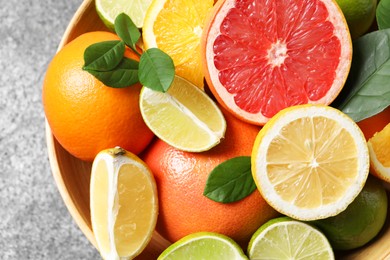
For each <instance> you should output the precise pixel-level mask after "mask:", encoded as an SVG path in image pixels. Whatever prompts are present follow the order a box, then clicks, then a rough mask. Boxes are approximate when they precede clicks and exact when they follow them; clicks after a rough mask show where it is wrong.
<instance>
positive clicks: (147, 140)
mask: <svg viewBox="0 0 390 260" xmlns="http://www.w3.org/2000/svg"><path fill="white" fill-rule="evenodd" d="M368 2H369V3H368ZM338 4H340V6H339V5H338ZM95 5H96V10H97V13H98V14H99V17H100V18H101V20H102V22H103V23H104V24H105V25H106V26H107V30H110V31H111V32H106V31H104V32H103V31H95V32H89V33H85V34H83V35H81V36H79V37H77V38H76V39H74V40H73V41H72V42H70V43H69V44H67V45H66V46H65V47H64V48H63V49H61V50H60V51H59V52H58V53H57V54H56V55H55V57H54V58H53V60H52V62H51V63H50V65H49V67H48V69H47V73H46V77H45V80H44V85H43V93H42V94H43V106H44V111H45V115H46V118H47V121H48V123H49V125H50V128H51V131H52V133H53V135H54V137H55V138H56V139H57V140H58V142H59V143H60V144H61V145H62V146H63V147H64V149H66V150H67V151H68V152H69V153H70V154H71V155H73V156H74V157H76V158H78V159H80V160H85V161H88V162H91V163H92V172H91V183H90V210H91V222H92V228H93V232H94V235H95V238H96V241H97V246H98V249H99V251H100V253H101V255H102V257H103V258H105V259H122V258H123V259H132V258H134V257H136V256H137V255H139V254H140V253H141V252H142V251H143V250H145V248H146V247H147V245H148V243H149V241H150V240H151V239H152V236H153V233H154V231H157V232H158V234H159V235H161V236H162V237H164V238H165V239H167V240H168V241H169V242H170V243H172V244H171V245H170V246H169V247H167V248H166V249H165V251H164V252H161V255H160V256H159V259H183V257H184V258H191V259H248V258H249V259H283V258H286V259H334V258H335V256H337V251H338V250H350V249H355V248H358V247H362V246H364V245H365V244H367V243H368V242H370V241H373V240H374V239H375V237H376V236H377V235H378V233H380V231H381V229H382V227H383V225H384V223H385V221H386V218H387V208H388V201H387V193H386V190H385V188H384V186H383V182H387V183H390V171H389V170H390V157H389V155H390V150H389V147H390V107H389V105H390V98H389V96H388V90H387V92H386V90H385V91H384V94H377V96H379V97H380V98H378V99H376V100H375V99H373V98H367V99H366V100H364V99H363V98H362V97H364V96H368V94H367V93H369V94H371V92H372V93H374V94H375V93H379V92H378V89H373V88H374V87H376V86H378V84H379V85H380V84H384V83H383V82H385V81H380V82H379V83H377V82H378V81H376V83H375V84H370V82H369V81H370V80H369V79H371V78H375V75H374V76H373V75H372V74H374V72H375V70H376V69H377V67H380V69H381V68H382V67H381V66H378V65H377V64H375V65H373V66H371V67H367V68H368V69H367V70H365V73H368V71H372V70H373V71H374V72H372V74H371V75H368V76H367V78H369V79H367V80H365V79H364V78H363V79H362V78H361V77H363V76H361V74H364V73H361V74H359V75H358V76H356V74H353V73H350V69H351V68H352V70H353V71H352V70H351V72H354V71H356V62H362V63H363V62H366V63H367V62H369V61H370V60H371V59H372V58H371V56H372V55H371V56H370V55H366V56H358V58H356V59H355V60H357V61H355V63H353V62H352V60H353V59H352V55H353V53H354V55H355V50H358V49H357V47H356V46H358V45H359V44H363V43H364V41H360V42H355V41H354V42H352V40H351V33H352V38H356V37H358V36H360V35H362V34H364V33H365V32H366V30H368V29H367V28H368V27H370V26H371V24H372V20H370V19H373V18H367V17H366V16H359V17H358V18H356V17H357V16H358V15H357V13H358V12H357V10H358V9H359V10H360V11H361V10H362V9H367V10H366V11H367V12H368V13H370V17H372V14H371V13H372V11H371V9H372V8H374V10H375V8H376V1H374V2H372V1H367V4H366V5H363V4H361V5H359V6H354V7H352V5H353V4H352V3H350V1H337V2H336V1H334V0H299V1H296V0H295V1H292V0H287V1H265V0H245V1H244V0H219V1H211V0H207V1H192V0H151V1H119V0H118V1H108V0H95ZM369 9H370V10H369ZM345 10H347V11H345ZM343 12H344V13H343ZM347 12H348V13H353V14H356V15H354V16H353V19H360V21H361V20H366V21H365V22H366V24H369V26H368V27H367V26H364V28H363V26H361V25H360V23H359V25H358V26H357V25H355V23H354V22H353V21H352V20H351V19H352V18H349V17H350V16H349V15H348V13H347ZM118 17H120V22H118ZM374 18H375V17H374ZM127 19H128V20H127ZM123 26H125V28H124V27H123ZM356 27H359V28H356ZM355 29H359V30H360V31H358V32H355ZM389 35H390V33H389ZM141 37H142V38H141ZM362 42H363V43H362ZM371 45H372V44H371ZM371 45H370V46H371ZM378 48H379V47H378ZM156 50H159V51H162V53H163V54H164V55H167V57H169V61H170V60H171V61H172V66H174V71H175V73H174V75H173V77H172V78H171V79H170V78H168V77H164V76H165V75H164V74H165V73H166V74H170V73H169V70H168V69H167V68H166V67H164V66H166V65H167V64H170V62H168V63H166V62H165V61H166V59H165V58H164V59H163V58H162V57H166V56H161V55H162V54H159V55H160V56H159V55H156V52H154V51H156ZM353 50H354V51H353ZM122 56H123V57H122ZM362 57H363V58H362ZM86 60H88V62H89V63H93V69H92V70H91V67H88V68H87V66H86V65H85V64H86V63H87V62H86ZM145 60H146V61H147V63H148V64H149V65H151V66H149V67H147V66H145ZM163 60H164V61H163ZM354 66H355V67H354ZM384 67H386V66H384ZM137 73H138V74H137ZM378 74H380V76H381V77H383V75H384V74H386V72H383V71H379V72H378ZM388 74H390V72H389V73H388ZM145 75H146V78H153V79H154V80H155V81H154V82H158V81H160V82H162V83H164V84H165V83H166V82H169V86H168V87H169V88H168V89H167V90H166V89H161V90H159V89H157V88H153V86H149V85H148V84H141V83H140V82H141V81H142V79H143V78H145ZM354 77H358V78H357V79H355V78H354ZM389 77H390V75H389ZM124 79H129V80H131V84H128V86H126V87H121V86H120V87H118V85H111V83H110V82H114V81H115V82H118V81H121V82H123V80H124ZM351 81H352V82H358V83H361V84H362V85H359V86H358V87H355V88H354V87H350V86H349V85H348V87H345V86H347V85H346V82H347V83H348V82H351ZM103 82H105V83H103ZM362 82H363V83H362ZM367 82H368V83H367ZM356 84H357V83H356ZM386 87H387V89H388V88H389V86H388V85H387V86H386V85H385V86H380V88H381V89H386ZM360 90H362V92H361V93H360V92H359V91H360ZM370 91H371V92H370ZM370 97H371V96H370ZM373 100H374V101H373ZM359 102H360V103H359ZM378 102H380V103H378ZM356 103H359V106H356ZM337 104H341V105H339V106H338V105H337ZM346 104H347V105H346ZM354 104H355V105H354ZM364 106H367V107H369V108H370V109H368V111H369V112H367V111H366V110H364V109H362V107H364ZM371 107H374V109H371ZM352 115H353V116H352ZM373 122H375V123H373ZM378 122H380V123H378ZM370 172H371V173H372V175H370ZM367 212H371V213H372V214H368V213H367ZM352 220H353V221H352Z"/></svg>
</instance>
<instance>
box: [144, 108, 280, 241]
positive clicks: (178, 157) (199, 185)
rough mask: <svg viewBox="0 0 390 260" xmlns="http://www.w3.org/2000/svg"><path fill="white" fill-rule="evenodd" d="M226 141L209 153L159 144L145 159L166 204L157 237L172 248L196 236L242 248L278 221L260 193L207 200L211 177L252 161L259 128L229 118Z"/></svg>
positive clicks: (160, 196)
mask: <svg viewBox="0 0 390 260" xmlns="http://www.w3.org/2000/svg"><path fill="white" fill-rule="evenodd" d="M224 114H225V118H226V121H227V129H226V133H225V138H224V139H223V140H222V142H221V143H220V144H218V145H217V146H216V147H214V148H212V149H211V150H209V151H207V152H202V153H189V152H183V151H179V150H177V149H175V148H173V147H171V146H169V145H167V144H166V143H164V142H163V141H161V140H156V141H155V142H154V143H153V144H151V145H150V147H149V148H148V149H147V150H146V151H145V154H144V156H143V159H144V160H145V162H146V163H147V164H148V166H149V167H150V168H151V170H152V172H153V173H154V175H155V178H156V183H157V190H158V195H159V201H160V211H159V218H158V222H157V231H158V232H159V233H160V234H161V235H162V236H164V237H165V238H166V239H168V240H170V241H171V242H174V241H177V240H178V239H180V238H182V237H184V236H186V235H188V234H190V233H194V232H198V231H210V232H218V233H221V234H225V235H227V236H229V237H231V238H233V239H234V240H235V241H237V242H238V243H240V244H241V245H245V244H246V243H247V242H248V241H249V239H250V237H251V235H252V234H253V233H254V232H255V231H256V230H257V228H258V227H259V226H261V225H262V224H263V223H264V222H266V221H267V220H269V219H270V218H273V217H275V216H277V215H278V213H277V212H276V211H275V210H274V209H272V208H271V207H270V206H269V205H268V204H267V203H266V202H265V201H264V199H263V198H262V197H261V195H260V193H259V191H258V190H255V191H254V192H253V193H252V194H251V195H249V196H248V197H246V198H244V199H242V200H240V201H237V202H234V203H227V204H224V203H219V202H215V201H213V200H211V199H209V198H207V197H205V196H204V195H203V190H204V188H205V185H206V180H207V178H208V176H209V173H210V172H211V171H212V170H213V169H214V167H216V166H217V165H219V164H220V163H222V162H224V161H226V160H227V159H230V158H233V157H237V156H250V154H251V150H252V146H253V143H254V140H255V138H256V135H257V133H258V132H259V129H260V128H259V127H257V126H254V125H250V124H247V123H244V122H242V121H240V120H239V119H236V118H235V117H233V116H232V115H230V114H228V113H224Z"/></svg>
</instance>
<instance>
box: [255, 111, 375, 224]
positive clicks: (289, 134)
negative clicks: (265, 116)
mask: <svg viewBox="0 0 390 260" xmlns="http://www.w3.org/2000/svg"><path fill="white" fill-rule="evenodd" d="M252 167H253V168H252V174H253V178H254V180H255V182H256V185H257V187H258V189H259V190H260V192H261V194H262V195H263V197H264V199H265V200H266V201H267V202H268V203H269V204H270V205H271V206H272V207H274V208H275V209H276V210H278V211H279V212H281V213H283V214H285V215H287V216H289V217H292V218H295V219H299V220H316V219H322V218H326V217H330V216H334V215H337V214H338V213H340V212H341V211H343V210H345V209H346V208H347V206H348V205H349V204H350V203H351V202H352V201H353V200H354V199H355V198H356V196H357V195H358V194H359V192H360V191H361V190H362V188H363V186H364V183H365V181H366V179H367V177H368V172H369V155H368V149H367V143H366V140H365V138H364V135H363V133H362V132H361V130H360V129H359V127H358V126H357V125H356V123H355V122H354V121H353V120H352V119H351V118H350V117H348V116H347V115H345V114H344V113H342V112H341V111H339V110H337V109H335V108H332V107H329V106H324V105H313V104H307V105H299V106H292V107H289V108H285V109H283V110H281V111H280V112H278V113H277V114H276V115H275V116H274V117H273V118H272V119H271V120H270V121H268V123H267V124H266V125H265V126H264V127H263V128H262V129H261V130H260V132H259V134H258V136H257V138H256V141H255V144H254V148H253V151H252Z"/></svg>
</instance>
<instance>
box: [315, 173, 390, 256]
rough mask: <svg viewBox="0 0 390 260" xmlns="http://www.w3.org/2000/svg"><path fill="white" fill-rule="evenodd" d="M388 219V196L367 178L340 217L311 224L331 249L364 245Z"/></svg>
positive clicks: (376, 181)
mask: <svg viewBox="0 0 390 260" xmlns="http://www.w3.org/2000/svg"><path fill="white" fill-rule="evenodd" d="M386 215H387V195H386V190H385V188H384V187H383V185H382V183H381V182H380V181H379V180H378V179H376V178H375V177H372V176H370V177H369V178H368V179H367V182H366V184H365V186H364V188H363V190H362V191H361V192H360V194H359V195H358V196H357V197H356V199H355V200H354V201H353V202H352V203H351V204H350V205H349V206H348V207H347V208H346V209H345V210H344V211H343V212H341V213H340V214H338V215H336V216H334V217H330V218H326V219H321V220H316V221H313V222H312V223H313V224H314V225H316V226H317V227H318V228H319V229H321V230H322V231H323V233H324V234H325V235H326V237H327V238H328V239H329V242H330V243H331V245H332V246H333V248H334V249H338V250H348V249H353V248H357V247H360V246H363V245H365V244H366V243H368V242H369V241H371V240H372V239H373V238H374V237H375V236H376V235H377V234H378V233H379V231H380V230H381V229H382V227H383V225H384V223H385V221H386Z"/></svg>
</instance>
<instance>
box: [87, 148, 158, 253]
mask: <svg viewBox="0 0 390 260" xmlns="http://www.w3.org/2000/svg"><path fill="white" fill-rule="evenodd" d="M118 149H119V151H120V153H117V151H118ZM90 194H91V195H90V196H91V198H90V205H91V221H92V229H93V231H94V235H95V238H96V241H97V244H98V248H99V251H100V253H101V255H102V256H103V258H105V259H119V257H121V258H126V257H129V258H133V257H135V256H137V255H138V254H140V253H141V252H142V250H143V249H144V248H145V247H146V245H147V243H148V242H149V241H150V239H151V237H152V234H153V230H154V228H155V225H156V221H157V214H158V199H157V190H156V184H155V181H154V178H153V175H152V173H151V172H150V170H149V169H148V168H147V166H146V164H144V163H143V162H142V161H141V160H140V159H139V158H138V157H136V156H135V155H133V154H130V153H128V152H126V151H124V150H123V149H120V148H114V149H109V150H105V151H102V152H100V153H99V154H98V155H97V157H96V158H95V160H94V163H93V166H92V175H91V188H90Z"/></svg>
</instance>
